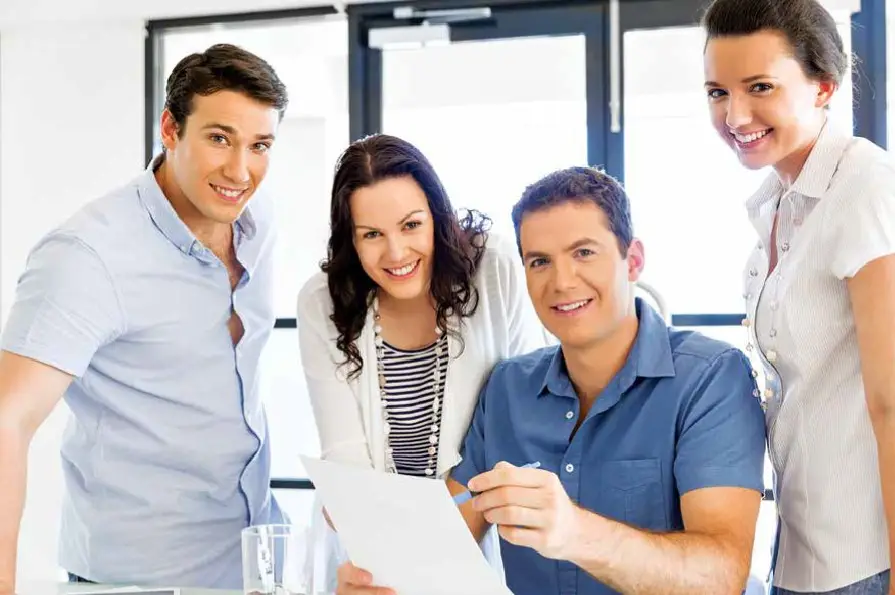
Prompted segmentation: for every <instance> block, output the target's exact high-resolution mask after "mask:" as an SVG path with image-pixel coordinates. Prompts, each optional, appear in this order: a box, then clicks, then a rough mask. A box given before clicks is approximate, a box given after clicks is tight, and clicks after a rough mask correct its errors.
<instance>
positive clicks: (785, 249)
mask: <svg viewBox="0 0 895 595" xmlns="http://www.w3.org/2000/svg"><path fill="white" fill-rule="evenodd" d="M780 249H781V250H783V251H784V252H787V251H788V250H789V242H783V245H781V246H780Z"/></svg>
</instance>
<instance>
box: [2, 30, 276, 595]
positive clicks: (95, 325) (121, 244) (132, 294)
mask: <svg viewBox="0 0 895 595" xmlns="http://www.w3.org/2000/svg"><path fill="white" fill-rule="evenodd" d="M286 105H287V95H286V89H285V87H284V85H283V84H282V82H281V81H280V80H279V78H278V77H277V75H276V73H275V72H274V71H273V69H272V68H271V67H270V66H269V65H268V64H267V63H266V62H264V61H263V60H261V59H260V58H258V57H257V56H254V55H253V54H250V53H249V52H246V51H244V50H242V49H240V48H237V47H234V46H229V45H218V46H212V47H211V48H209V49H208V50H207V51H205V52H204V53H201V54H192V55H190V56H188V57H186V58H184V59H183V60H182V61H181V62H180V63H179V64H178V65H177V66H176V67H175V68H174V70H173V72H172V73H171V75H170V78H169V79H168V83H167V99H166V105H165V110H164V112H163V114H162V118H161V134H162V140H163V143H164V147H165V151H164V153H163V154H162V155H160V156H159V157H158V158H157V159H155V160H154V161H153V162H152V163H151V164H150V166H149V168H148V169H147V170H146V172H145V173H144V174H142V175H141V176H139V177H138V178H136V179H135V180H134V181H132V182H131V183H130V184H128V185H126V186H125V187H123V188H120V189H118V190H115V191H113V192H111V193H110V194H108V195H106V196H104V197H102V198H100V199H98V200H96V201H94V202H92V203H90V204H89V205H87V206H86V207H85V208H83V209H82V210H81V211H80V212H78V213H77V214H75V215H74V216H73V217H72V218H71V219H69V220H68V221H67V222H65V223H63V224H62V225H61V226H60V227H59V228H57V229H55V230H54V231H52V232H50V233H49V234H48V235H47V236H46V237H44V238H43V239H42V240H41V241H40V242H39V243H38V244H37V246H36V247H35V248H34V249H33V250H32V252H31V254H30V255H29V257H28V261H27V267H26V270H25V272H24V273H23V274H22V276H21V278H20V280H19V284H18V288H17V293H16V301H15V305H14V306H13V308H12V311H11V313H10V316H9V319H8V320H7V322H6V326H5V328H4V331H3V338H2V352H0V420H2V421H3V423H2V424H0V485H2V486H3V489H2V491H0V594H3V595H6V594H8V593H11V592H13V589H14V583H15V581H14V573H15V550H16V541H17V533H18V525H19V521H20V519H21V513H22V506H23V502H24V492H25V469H26V466H27V462H26V453H27V449H28V445H29V442H30V440H31V437H32V436H33V434H34V431H35V430H36V429H37V427H38V426H39V425H40V424H41V423H42V422H43V420H44V419H45V418H46V417H47V415H48V414H49V413H50V411H51V410H52V409H53V407H54V406H55V405H56V403H57V402H58V401H59V399H60V398H62V397H63V396H64V398H65V400H66V402H67V404H68V405H69V407H70V408H71V411H72V413H73V416H72V418H71V419H70V422H69V425H68V428H67V430H66V433H65V436H64V441H63V446H62V464H63V471H64V476H65V484H66V494H65V499H64V504H63V511H62V527H61V536H60V563H61V565H62V566H63V567H64V568H65V569H66V570H67V571H68V572H69V573H71V575H72V576H73V577H74V578H76V579H82V580H88V581H94V582H103V583H128V584H142V585H168V586H202V587H223V588H228V589H237V588H240V587H241V572H240V531H241V530H242V529H243V528H244V527H246V526H248V525H250V524H260V523H268V522H281V520H282V516H281V513H280V511H279V508H278V507H277V504H276V502H275V501H274V499H273V497H272V495H271V492H270V487H269V480H270V477H269V475H270V452H269V445H268V434H267V422H266V419H265V414H264V410H263V407H262V404H261V400H260V395H259V390H258V387H259V379H258V362H259V355H260V353H261V350H262V348H263V346H264V344H265V342H266V340H267V338H268V336H269V334H270V331H271V329H272V327H273V323H274V313H273V306H272V296H271V281H272V274H273V271H272V267H271V252H272V248H273V241H274V238H273V221H272V212H271V205H270V204H268V202H267V199H266V198H263V197H262V196H260V195H259V196H258V197H257V198H253V197H254V195H255V191H256V190H257V188H258V185H259V184H260V183H261V181H262V180H263V178H264V176H265V174H266V172H267V167H268V160H269V151H270V149H271V146H272V144H273V142H274V137H275V135H276V132H277V128H278V126H279V122H280V120H281V118H282V115H283V113H284V111H285V109H286ZM100 117H101V115H100ZM85 173H88V172H85ZM250 201H251V204H249V203H250Z"/></svg>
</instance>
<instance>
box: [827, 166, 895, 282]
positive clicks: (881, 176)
mask: <svg viewBox="0 0 895 595" xmlns="http://www.w3.org/2000/svg"><path fill="white" fill-rule="evenodd" d="M875 169H876V171H875V172H866V173H865V174H863V175H866V176H867V178H866V180H870V182H867V181H864V182H863V183H860V184H856V186H857V187H858V188H857V189H860V190H863V191H862V192H856V193H855V194H854V195H851V196H850V198H849V199H848V200H847V201H844V202H843V203H841V205H839V209H838V212H837V213H836V216H835V217H833V218H832V220H831V221H830V225H831V227H830V236H829V238H828V245H829V247H830V250H831V259H830V267H831V272H832V273H833V274H834V275H835V276H836V277H837V278H839V279H845V278H848V277H854V276H855V274H857V272H858V271H860V270H861V269H862V268H863V267H864V265H866V264H867V263H869V262H870V261H872V260H875V259H877V258H880V257H882V256H888V255H890V254H895V171H892V170H891V169H890V168H885V169H884V168H882V167H880V168H875ZM857 189H856V190H857Z"/></svg>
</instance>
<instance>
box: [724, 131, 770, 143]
mask: <svg viewBox="0 0 895 595" xmlns="http://www.w3.org/2000/svg"><path fill="white" fill-rule="evenodd" d="M769 132H770V130H760V131H758V132H750V133H749V134H737V133H736V132H734V133H733V136H734V138H736V139H737V142H741V143H743V144H746V143H751V142H754V141H757V140H758V139H760V138H762V137H764V136H765V135H767V134H768V133H769Z"/></svg>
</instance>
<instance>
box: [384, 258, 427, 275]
mask: <svg viewBox="0 0 895 595" xmlns="http://www.w3.org/2000/svg"><path fill="white" fill-rule="evenodd" d="M418 262H419V261H417V262H414V263H413V264H408V265H407V266H403V267H401V268H400V269H385V270H387V271H388V272H389V273H391V274H392V275H394V276H395V277H404V276H406V275H409V274H410V273H412V272H413V271H414V269H416V265H417V263H418Z"/></svg>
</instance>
